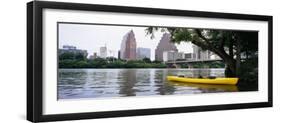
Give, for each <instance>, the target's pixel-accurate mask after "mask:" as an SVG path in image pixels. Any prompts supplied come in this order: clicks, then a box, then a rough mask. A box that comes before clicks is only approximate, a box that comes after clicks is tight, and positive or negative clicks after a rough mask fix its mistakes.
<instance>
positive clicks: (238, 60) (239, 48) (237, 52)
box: [236, 39, 241, 77]
mask: <svg viewBox="0 0 281 123" xmlns="http://www.w3.org/2000/svg"><path fill="white" fill-rule="evenodd" d="M240 64H241V42H240V39H238V40H237V50H236V76H237V77H239V76H240Z"/></svg>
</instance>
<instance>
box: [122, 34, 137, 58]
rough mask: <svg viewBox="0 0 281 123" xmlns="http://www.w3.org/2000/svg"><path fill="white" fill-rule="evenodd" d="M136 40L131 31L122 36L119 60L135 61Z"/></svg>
mask: <svg viewBox="0 0 281 123" xmlns="http://www.w3.org/2000/svg"><path fill="white" fill-rule="evenodd" d="M136 47H137V43H136V39H135V34H134V32H133V30H131V31H129V32H128V33H127V34H126V35H124V37H123V40H122V43H121V49H120V58H121V59H124V60H135V59H136V56H137V53H136Z"/></svg>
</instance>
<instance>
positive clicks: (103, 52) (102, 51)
mask: <svg viewBox="0 0 281 123" xmlns="http://www.w3.org/2000/svg"><path fill="white" fill-rule="evenodd" d="M100 57H101V58H106V57H107V48H106V46H104V47H100Z"/></svg>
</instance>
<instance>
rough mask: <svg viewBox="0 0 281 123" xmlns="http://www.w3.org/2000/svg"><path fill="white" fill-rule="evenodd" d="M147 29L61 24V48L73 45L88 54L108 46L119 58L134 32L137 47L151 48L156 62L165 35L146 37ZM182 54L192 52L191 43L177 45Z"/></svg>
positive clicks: (157, 33) (157, 34)
mask: <svg viewBox="0 0 281 123" xmlns="http://www.w3.org/2000/svg"><path fill="white" fill-rule="evenodd" d="M145 29H146V27H133V26H112V25H87V24H66V23H60V24H59V48H62V46H63V45H73V46H76V47H77V48H78V49H83V50H87V51H88V54H90V55H91V54H93V52H97V53H98V54H99V49H100V47H102V46H105V45H106V46H107V50H108V51H109V50H110V51H111V52H112V53H111V54H110V53H108V55H111V56H112V55H114V56H115V57H117V56H118V50H120V47H121V42H122V39H123V36H124V35H125V34H126V33H127V32H129V31H130V30H133V32H134V34H135V38H136V42H137V47H143V48H150V49H151V60H154V55H155V49H156V47H157V45H158V43H159V41H160V39H161V37H162V35H163V32H160V31H159V32H156V33H155V38H154V39H150V36H146V33H145ZM176 46H177V48H178V50H179V51H180V52H185V53H190V52H192V46H191V44H190V43H181V44H179V45H176Z"/></svg>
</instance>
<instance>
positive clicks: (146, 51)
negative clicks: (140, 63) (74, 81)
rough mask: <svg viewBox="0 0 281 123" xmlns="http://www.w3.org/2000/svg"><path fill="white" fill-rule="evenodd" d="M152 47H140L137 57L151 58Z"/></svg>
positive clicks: (139, 58)
mask: <svg viewBox="0 0 281 123" xmlns="http://www.w3.org/2000/svg"><path fill="white" fill-rule="evenodd" d="M150 56H151V55H150V49H149V48H142V47H138V48H137V59H138V60H141V59H144V58H149V59H150Z"/></svg>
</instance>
